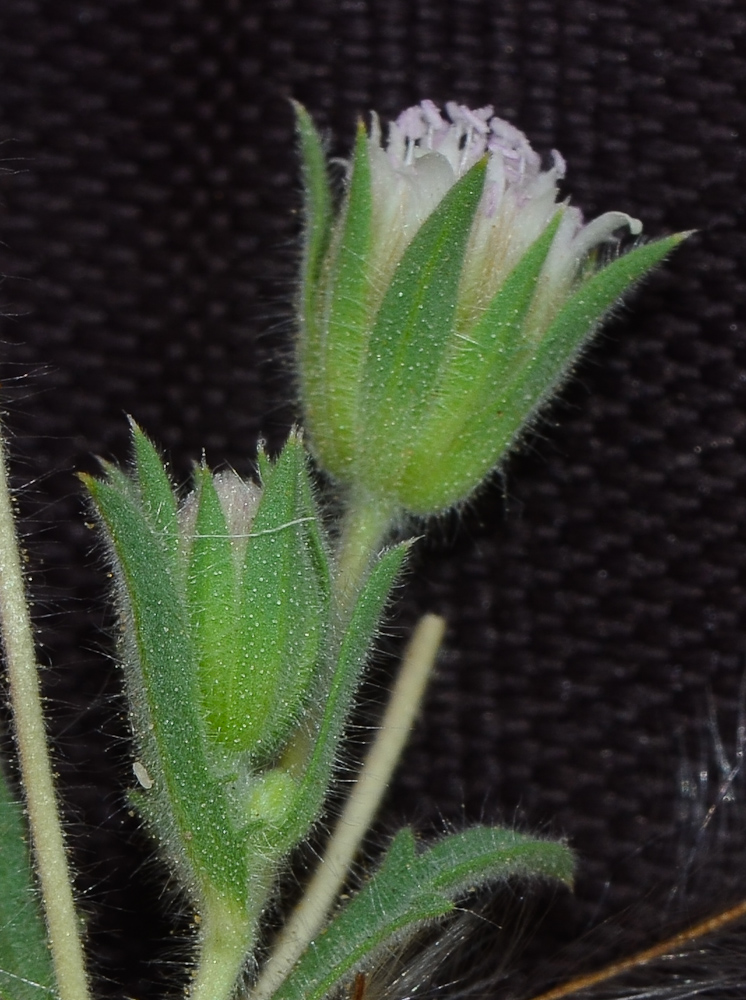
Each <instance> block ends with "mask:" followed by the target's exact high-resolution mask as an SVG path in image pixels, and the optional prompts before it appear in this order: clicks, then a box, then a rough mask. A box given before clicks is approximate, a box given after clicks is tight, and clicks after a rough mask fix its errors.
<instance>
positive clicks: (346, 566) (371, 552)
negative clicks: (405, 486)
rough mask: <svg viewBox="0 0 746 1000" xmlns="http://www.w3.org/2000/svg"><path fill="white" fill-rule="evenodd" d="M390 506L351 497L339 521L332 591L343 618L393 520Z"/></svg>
mask: <svg viewBox="0 0 746 1000" xmlns="http://www.w3.org/2000/svg"><path fill="white" fill-rule="evenodd" d="M394 515H395V510H394V508H393V507H392V506H390V505H388V504H386V503H384V502H382V501H380V500H377V499H376V498H375V497H369V496H359V495H353V496H352V498H351V500H350V502H349V504H348V506H347V510H346V512H345V515H344V518H343V520H342V530H341V533H340V537H339V545H338V549H337V576H336V580H335V589H336V594H337V601H338V607H339V609H340V611H341V612H342V613H343V614H344V612H345V611H347V610H349V608H350V606H351V605H352V603H353V602H354V600H355V597H356V596H357V593H358V590H359V589H360V585H361V584H362V582H363V580H364V579H365V575H366V573H367V571H368V568H369V566H370V563H371V560H372V559H373V557H374V556H375V555H377V553H378V552H379V550H380V548H381V546H382V545H383V541H384V539H385V537H386V535H387V533H388V531H389V528H390V527H391V524H392V521H393V520H394Z"/></svg>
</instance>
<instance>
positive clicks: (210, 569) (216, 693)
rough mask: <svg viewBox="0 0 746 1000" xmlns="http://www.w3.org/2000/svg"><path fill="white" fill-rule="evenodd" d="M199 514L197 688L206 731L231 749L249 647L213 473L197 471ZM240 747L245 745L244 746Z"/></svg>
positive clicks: (193, 560) (194, 568)
mask: <svg viewBox="0 0 746 1000" xmlns="http://www.w3.org/2000/svg"><path fill="white" fill-rule="evenodd" d="M195 487H196V494H197V514H196V518H195V522H194V537H193V539H192V543H191V549H190V552H189V571H188V578H187V581H188V582H187V594H188V604H189V619H190V626H191V630H190V631H191V636H192V640H193V643H194V650H195V653H196V656H197V664H198V676H199V688H200V692H201V697H202V705H203V709H204V719H205V725H206V728H207V733H208V735H209V736H210V737H211V738H212V739H214V740H217V741H220V742H225V743H227V744H228V745H229V747H230V748H231V749H238V748H237V747H234V746H233V742H234V741H233V739H232V736H231V733H232V730H233V729H234V728H235V720H234V717H233V706H234V705H235V699H236V697H237V695H236V686H237V685H240V684H241V683H243V682H245V677H244V674H245V671H243V670H242V669H241V667H242V662H241V661H242V658H243V657H244V656H245V650H244V649H243V648H242V647H241V645H240V642H239V641H237V636H236V631H237V628H236V626H237V622H238V621H239V620H240V618H239V615H240V605H239V580H238V573H237V567H236V563H235V557H234V551H233V545H232V543H231V539H230V537H229V533H228V525H227V522H226V518H225V514H224V512H223V508H222V506H221V503H220V498H219V497H218V494H217V490H216V489H215V483H214V481H213V476H212V473H211V472H210V470H209V469H207V468H201V469H198V470H196V472H195ZM241 749H242V748H241Z"/></svg>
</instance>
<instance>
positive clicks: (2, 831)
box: [0, 770, 56, 1000]
mask: <svg viewBox="0 0 746 1000" xmlns="http://www.w3.org/2000/svg"><path fill="white" fill-rule="evenodd" d="M27 836H28V835H27V830H26V822H25V819H24V816H23V806H22V805H21V803H20V802H16V801H15V799H14V798H13V795H12V793H11V790H10V788H9V786H8V782H7V779H6V777H5V775H4V774H3V773H2V770H0V996H2V997H3V1000H45V998H47V997H53V996H56V992H55V990H54V971H53V968H52V960H51V958H50V954H49V949H48V947H47V934H46V928H45V926H44V916H43V914H42V910H41V905H40V901H39V897H38V893H37V890H36V886H35V884H34V874H33V871H32V868H31V858H30V855H29V848H28V843H27Z"/></svg>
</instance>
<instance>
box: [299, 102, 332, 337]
mask: <svg viewBox="0 0 746 1000" xmlns="http://www.w3.org/2000/svg"><path fill="white" fill-rule="evenodd" d="M292 105H293V110H294V111H295V124H296V129H297V132H298V139H299V144H300V155H301V165H302V176H303V196H304V197H303V216H304V226H303V263H302V266H301V288H302V296H303V301H302V303H301V313H302V316H303V318H304V320H305V321H306V322H308V321H309V320H310V317H312V316H313V314H314V312H315V309H316V290H317V287H318V282H319V277H320V274H321V265H322V261H323V259H324V254H325V253H326V251H327V248H328V246H329V238H330V234H331V223H332V194H331V189H330V186H329V175H328V172H327V168H326V154H325V152H324V144H323V142H322V140H321V136H320V135H319V133H318V130H317V129H316V126H315V125H314V123H313V120H312V118H311V116H310V115H309V113H308V112H307V111H306V109H305V108H304V107H303V105H302V104H299V103H298V102H297V101H293V102H292ZM306 336H309V337H313V336H315V331H313V332H312V331H306Z"/></svg>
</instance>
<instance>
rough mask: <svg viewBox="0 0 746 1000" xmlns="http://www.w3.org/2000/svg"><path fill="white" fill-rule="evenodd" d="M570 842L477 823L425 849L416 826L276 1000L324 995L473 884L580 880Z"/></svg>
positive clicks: (399, 838)
mask: <svg viewBox="0 0 746 1000" xmlns="http://www.w3.org/2000/svg"><path fill="white" fill-rule="evenodd" d="M572 869H573V859H572V853H571V852H570V850H569V848H567V847H566V846H565V845H564V844H559V843H552V842H551V841H543V840H537V839H535V838H532V837H528V836H525V835H523V834H519V833H516V832H515V831H514V830H507V829H500V828H493V827H474V828H473V829H471V830H466V831H464V832H463V833H458V834H453V835H451V836H449V837H445V838H443V840H441V841H439V842H438V843H436V844H435V845H434V846H433V847H430V848H429V849H427V850H425V851H423V852H422V853H420V854H418V853H417V851H416V847H415V839H414V836H413V834H412V831H411V830H408V829H405V830H401V831H400V832H399V833H398V834H397V835H396V837H395V838H394V840H393V842H392V844H391V847H390V848H389V851H388V853H387V854H386V857H385V858H384V860H383V863H382V865H381V867H380V868H379V870H378V871H377V872H376V874H375V875H374V876H373V877H372V879H371V880H370V881H369V882H368V883H367V884H366V885H365V886H364V887H363V888H362V889H361V890H360V891H359V892H358V893H356V894H355V895H354V896H353V897H352V899H351V900H350V901H349V902H348V903H347V904H346V905H345V906H344V907H343V908H342V909H341V910H340V911H339V912H338V913H337V915H336V916H335V917H334V918H333V919H332V920H331V922H330V923H329V925H328V926H327V927H326V929H325V930H324V931H323V932H322V933H321V934H319V935H318V937H317V938H316V940H315V941H314V942H313V943H312V944H311V945H310V946H309V948H308V950H307V951H306V952H305V954H304V955H303V957H302V958H301V959H300V960H299V962H298V964H297V965H296V966H295V968H294V969H293V971H292V972H291V973H290V975H289V976H288V977H287V979H286V980H285V981H284V983H283V984H282V985H281V986H280V988H279V989H278V990H277V992H276V993H275V994H274V995H273V1000H322V998H323V997H325V996H327V995H328V994H329V992H330V991H331V990H333V989H334V988H336V987H337V986H338V985H339V984H341V983H342V982H343V981H344V980H345V979H346V978H348V977H349V976H350V975H351V974H352V973H353V972H354V970H355V969H356V968H359V967H360V966H361V964H362V963H363V961H364V960H365V959H371V957H372V956H373V955H374V953H375V952H376V951H377V950H378V949H379V948H380V947H382V946H383V945H386V944H387V942H389V941H391V939H392V938H394V937H397V936H399V935H401V934H402V933H403V932H406V933H411V932H412V931H413V930H415V929H416V928H417V926H418V925H421V924H423V923H425V922H427V921H431V920H434V919H437V918H440V917H444V916H446V915H447V914H448V913H450V912H451V911H452V910H453V909H454V901H455V900H457V899H459V898H460V897H463V896H464V895H466V894H467V893H468V892H470V891H472V890H473V889H476V888H479V887H480V886H483V885H485V884H488V883H495V882H501V881H504V880H506V879H508V878H515V877H520V878H525V879H537V878H549V879H553V880H558V881H560V882H563V883H565V884H568V885H569V884H571V882H572Z"/></svg>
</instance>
